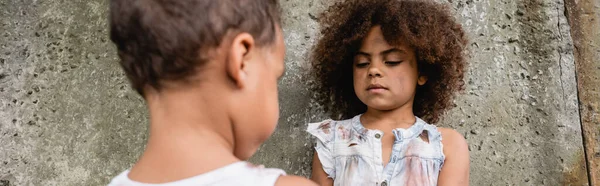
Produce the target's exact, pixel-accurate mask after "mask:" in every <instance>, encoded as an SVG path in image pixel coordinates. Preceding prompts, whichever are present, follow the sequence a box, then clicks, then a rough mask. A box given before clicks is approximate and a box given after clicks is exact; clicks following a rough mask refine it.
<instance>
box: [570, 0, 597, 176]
mask: <svg viewBox="0 0 600 186" xmlns="http://www.w3.org/2000/svg"><path fill="white" fill-rule="evenodd" d="M565 3H566V4H567V15H568V18H569V23H570V25H571V34H572V35H573V44H574V46H575V64H576V67H577V68H576V71H577V85H578V90H579V104H580V105H579V111H580V112H581V122H582V130H583V137H584V144H585V152H586V158H587V162H588V169H589V170H588V171H589V176H590V184H591V185H598V184H600V139H599V138H598V137H600V88H599V87H600V32H599V31H600V1H598V0H566V1H565Z"/></svg>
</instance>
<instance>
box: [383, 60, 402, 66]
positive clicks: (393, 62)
mask: <svg viewBox="0 0 600 186" xmlns="http://www.w3.org/2000/svg"><path fill="white" fill-rule="evenodd" d="M400 63H402V61H386V62H385V64H387V65H390V66H396V65H398V64H400Z"/></svg>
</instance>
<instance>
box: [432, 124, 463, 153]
mask: <svg viewBox="0 0 600 186" xmlns="http://www.w3.org/2000/svg"><path fill="white" fill-rule="evenodd" d="M437 130H438V131H439V132H440V134H441V136H442V145H444V154H446V155H447V154H461V155H464V154H465V152H467V154H468V144H467V140H466V139H465V137H464V136H463V135H462V134H461V133H459V132H458V131H456V130H454V129H451V128H444V127H438V128H437ZM465 150H466V151H465Z"/></svg>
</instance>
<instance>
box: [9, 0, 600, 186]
mask: <svg viewBox="0 0 600 186" xmlns="http://www.w3.org/2000/svg"><path fill="white" fill-rule="evenodd" d="M565 1H566V3H567V5H568V6H567V9H569V10H570V11H566V10H567V9H565V2H564V1H562V0H517V1H515V0H453V1H449V2H451V6H452V7H454V9H455V12H456V15H457V17H458V18H459V19H460V20H461V22H462V23H463V26H464V27H465V28H466V30H467V31H468V32H469V35H470V37H471V39H472V42H471V44H470V47H471V49H472V51H473V52H472V59H471V60H470V65H469V71H468V74H467V76H466V82H467V89H466V91H465V93H464V94H463V95H461V96H459V97H458V98H457V100H456V104H457V106H458V107H457V108H456V109H454V110H452V111H451V112H450V113H448V114H447V115H446V117H445V118H444V119H443V121H442V122H441V124H440V125H442V126H446V127H453V128H456V129H457V130H459V131H460V132H462V133H463V134H464V135H465V137H466V138H467V140H468V142H469V149H470V151H471V161H472V163H471V185H589V181H588V173H587V166H586V165H587V163H586V150H584V149H586V148H584V140H583V138H582V127H581V123H582V122H581V121H582V117H580V102H579V101H578V93H579V94H583V93H581V92H582V91H581V90H583V91H586V95H588V96H587V97H586V98H587V99H585V100H583V99H582V100H580V101H582V103H581V104H582V105H592V106H590V107H589V109H588V107H587V106H584V107H582V108H585V109H584V110H583V111H582V113H585V114H589V116H588V115H586V116H585V117H584V118H588V119H587V120H590V121H592V122H588V123H591V124H588V125H586V126H587V131H592V132H594V131H596V132H597V131H598V126H600V124H597V122H596V123H593V122H594V118H598V111H599V110H600V109H598V108H599V107H598V105H599V104H598V99H594V97H593V96H595V95H596V94H597V91H598V89H597V88H596V89H593V90H595V92H594V91H590V90H589V89H590V87H598V86H599V84H598V81H597V80H598V72H599V71H600V69H598V70H596V69H593V68H591V66H593V67H597V66H594V65H598V58H593V56H592V57H591V58H585V59H589V60H588V62H582V60H579V59H580V58H582V57H580V56H581V55H580V54H574V51H577V52H579V53H581V52H580V51H581V50H583V49H587V48H592V49H590V53H592V54H598V53H594V51H600V50H597V49H598V46H599V45H600V43H599V41H598V40H595V41H594V40H591V41H590V40H589V39H588V40H583V41H586V42H588V41H589V42H590V43H585V45H584V44H580V43H578V42H577V41H580V40H582V39H581V38H582V37H584V36H586V37H589V38H594V37H592V36H593V35H591V33H598V32H599V31H600V30H598V27H592V28H588V27H585V28H586V29H587V30H586V29H581V28H580V27H581V26H578V27H577V25H576V24H578V23H580V22H581V21H580V20H579V19H577V20H576V19H573V18H574V17H576V16H578V15H584V18H586V20H587V21H589V19H591V20H592V21H596V23H597V22H598V20H599V17H600V16H598V14H589V11H575V10H580V9H581V7H582V6H581V4H578V3H581V2H588V3H591V4H592V5H595V6H596V7H597V5H598V4H600V2H598V1H594V0H588V1H573V0H565ZM281 3H282V6H283V8H284V10H285V12H284V32H285V40H286V42H287V43H286V44H287V47H288V52H287V54H288V56H287V58H286V65H287V69H288V72H287V75H286V76H285V77H284V78H283V79H282V81H281V82H280V92H281V97H280V99H279V100H280V101H281V109H282V112H281V119H280V125H279V127H278V129H277V131H276V133H275V134H274V135H273V137H272V138H271V139H270V140H269V141H268V142H267V143H266V144H265V145H264V146H263V147H261V149H260V151H259V152H258V153H257V154H256V155H255V156H254V157H253V158H252V161H254V162H256V163H261V164H265V165H267V166H272V167H280V168H284V169H285V170H287V171H288V173H290V174H298V175H303V176H307V175H309V174H310V163H311V155H312V150H311V142H310V141H309V140H308V136H307V135H306V134H305V133H304V132H303V131H304V129H305V124H306V123H307V122H314V121H318V120H322V119H325V118H324V117H323V114H322V113H321V112H320V107H319V106H318V104H316V103H314V101H312V100H311V93H310V92H308V91H307V88H308V87H309V86H310V85H309V83H306V82H307V81H305V77H303V76H302V72H303V71H305V70H307V69H308V68H309V66H308V62H307V58H308V55H309V52H310V48H311V46H312V45H313V44H314V42H315V40H316V39H318V37H319V35H318V28H319V25H318V24H317V23H316V22H315V20H314V17H315V16H316V15H318V14H319V13H320V12H321V11H323V10H324V9H325V8H326V7H327V6H328V5H330V4H331V3H332V2H331V1H328V0H291V1H281ZM594 3H595V4H594ZM588 6H589V5H588ZM583 7H587V6H583ZM592 7H594V6H592ZM592 10H594V9H593V8H592ZM595 10H598V8H596V9H595ZM582 12H583V13H582ZM566 15H570V17H567V16H566ZM106 16H107V1H105V0H54V1H37V0H0V24H1V27H0V186H8V185H10V186H13V185H103V184H106V183H108V181H109V179H110V178H111V177H113V176H115V175H116V174H118V173H119V172H120V171H122V170H124V169H127V168H128V167H130V166H131V164H132V163H133V162H134V161H135V160H136V158H137V156H138V155H139V154H140V153H141V151H142V150H143V148H144V142H145V139H146V136H147V135H146V132H147V113H146V111H145V109H144V104H143V100H141V98H139V96H137V95H136V94H135V93H134V92H133V91H132V90H130V87H129V85H128V84H127V79H126V78H125V77H124V75H123V73H122V71H121V70H120V69H119V66H118V64H117V57H116V55H115V49H114V47H113V46H112V45H111V43H110V41H109V39H108V30H107V28H108V26H107V19H106ZM579 17H581V16H579ZM582 19H583V18H582ZM569 23H571V25H575V26H574V28H576V30H575V29H574V31H571V26H570V24H569ZM584 23H585V24H584V25H587V24H588V22H584ZM580 25H581V24H580ZM571 33H574V34H573V36H572V35H571ZM582 35H583V36H582ZM574 40H575V42H574ZM574 43H575V45H574ZM574 46H576V47H577V48H574ZM593 47H596V48H593ZM576 64H577V65H576ZM585 64H587V66H585ZM582 66H583V67H582ZM590 68H591V69H590ZM581 69H586V70H587V71H586V72H585V73H583V75H582V74H581V73H582V70H581ZM594 73H595V74H594ZM577 77H579V79H581V77H588V78H590V81H585V82H581V81H577V80H578V78H577ZM594 78H595V79H594ZM593 80H595V81H593ZM578 83H579V84H578ZM583 83H585V84H583ZM578 86H579V87H580V91H578V89H577V87H578ZM587 120H585V119H584V122H585V121H587ZM583 136H585V135H583ZM587 138H590V135H587ZM592 139H593V140H595V139H594V138H592ZM587 141H589V140H587ZM594 144H596V145H597V142H596V143H594ZM589 145H590V143H587V146H588V147H589ZM592 149H593V148H592ZM590 152H591V150H588V157H590ZM595 152H598V151H595ZM593 155H594V154H591V157H594V156H593ZM596 157H599V156H596ZM595 166H596V164H595V165H594V167H592V168H596V169H597V168H598V167H595ZM592 175H594V174H592Z"/></svg>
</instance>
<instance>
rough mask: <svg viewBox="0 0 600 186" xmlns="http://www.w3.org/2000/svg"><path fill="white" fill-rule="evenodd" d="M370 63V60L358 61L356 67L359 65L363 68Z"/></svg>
mask: <svg viewBox="0 0 600 186" xmlns="http://www.w3.org/2000/svg"><path fill="white" fill-rule="evenodd" d="M368 65H369V63H368V62H361V63H357V64H356V67H357V68H363V67H366V66H368Z"/></svg>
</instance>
